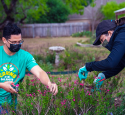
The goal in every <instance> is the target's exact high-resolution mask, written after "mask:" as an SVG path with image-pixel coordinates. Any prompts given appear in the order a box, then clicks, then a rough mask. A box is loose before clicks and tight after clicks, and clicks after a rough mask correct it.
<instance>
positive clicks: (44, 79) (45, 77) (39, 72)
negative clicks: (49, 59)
mask: <svg viewBox="0 0 125 115" xmlns="http://www.w3.org/2000/svg"><path fill="white" fill-rule="evenodd" d="M30 72H31V73H32V74H34V75H35V76H36V77H37V78H38V79H40V81H41V83H42V84H44V85H46V86H49V89H50V91H51V92H53V93H54V95H56V94H57V92H58V88H57V85H56V84H54V83H51V81H50V79H49V77H48V75H47V73H46V72H45V71H43V70H42V69H41V68H40V67H39V66H38V65H36V66H34V67H33V68H32V69H31V70H30Z"/></svg>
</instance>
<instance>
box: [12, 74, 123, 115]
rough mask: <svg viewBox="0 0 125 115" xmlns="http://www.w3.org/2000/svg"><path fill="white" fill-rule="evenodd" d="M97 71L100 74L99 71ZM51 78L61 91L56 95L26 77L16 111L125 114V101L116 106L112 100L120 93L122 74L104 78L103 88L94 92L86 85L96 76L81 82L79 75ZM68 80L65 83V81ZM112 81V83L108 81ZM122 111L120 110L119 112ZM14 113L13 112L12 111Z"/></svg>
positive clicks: (20, 85) (94, 114)
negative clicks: (113, 96)
mask: <svg viewBox="0 0 125 115" xmlns="http://www.w3.org/2000/svg"><path fill="white" fill-rule="evenodd" d="M96 74H97V73H96ZM49 77H50V79H51V81H53V82H56V83H57V85H58V94H57V95H56V96H53V95H52V94H51V93H50V91H49V89H48V87H47V86H44V85H43V84H41V83H40V81H39V80H37V79H35V77H34V79H32V80H29V78H28V77H27V78H26V84H24V83H23V82H22V83H19V95H20V97H21V101H19V102H18V105H17V114H18V115H20V114H26V113H28V114H33V115H36V114H37V115H47V114H48V115H51V114H56V115H59V114H60V115H63V114H66V115H67V114H70V115H77V114H80V115H106V114H109V113H111V112H112V113H113V115H116V114H117V115H118V114H119V113H120V112H121V115H122V114H123V113H124V109H123V107H124V102H125V100H124V99H123V102H122V104H121V105H120V106H119V107H116V106H115V104H114V102H113V101H111V100H112V95H113V92H114V91H115V92H116V93H118V91H119V88H121V87H122V85H119V83H118V82H120V84H121V81H122V80H121V79H120V75H119V76H117V77H115V76H114V77H112V78H109V79H107V80H105V82H104V84H103V85H102V87H101V88H100V91H96V90H95V91H94V92H91V88H90V89H86V84H90V85H91V84H92V80H94V77H95V75H89V76H88V78H87V79H86V80H85V83H81V81H80V80H79V78H78V75H76V77H75V79H74V80H73V79H72V78H73V76H72V75H70V76H69V77H68V78H66V77H65V76H64V75H62V76H60V77H58V78H57V77H55V76H49ZM64 79H65V82H63V80H64ZM109 82H110V83H109ZM118 111H119V113H118ZM13 114H14V112H13Z"/></svg>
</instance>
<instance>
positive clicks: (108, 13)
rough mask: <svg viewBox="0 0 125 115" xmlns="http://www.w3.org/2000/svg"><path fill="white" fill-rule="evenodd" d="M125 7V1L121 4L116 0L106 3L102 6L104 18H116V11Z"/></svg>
mask: <svg viewBox="0 0 125 115" xmlns="http://www.w3.org/2000/svg"><path fill="white" fill-rule="evenodd" d="M124 7H125V2H122V3H120V4H117V2H116V1H111V2H107V4H106V5H103V6H102V9H101V12H102V13H103V15H104V18H103V19H104V20H107V19H112V20H113V19H115V13H114V11H116V10H119V9H121V8H124ZM123 16H125V15H120V16H119V17H123Z"/></svg>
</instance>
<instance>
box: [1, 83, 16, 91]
mask: <svg viewBox="0 0 125 115" xmlns="http://www.w3.org/2000/svg"><path fill="white" fill-rule="evenodd" d="M1 84H2V85H1V88H2V89H4V90H6V91H7V92H10V93H18V92H16V90H15V89H14V88H13V87H11V84H13V82H12V81H6V82H4V83H1Z"/></svg>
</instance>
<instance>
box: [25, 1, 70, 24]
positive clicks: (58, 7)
mask: <svg viewBox="0 0 125 115" xmlns="http://www.w3.org/2000/svg"><path fill="white" fill-rule="evenodd" d="M46 5H47V7H48V8H49V11H48V12H46V14H41V13H40V12H39V13H38V15H39V18H36V17H35V16H34V15H32V12H29V13H28V15H27V19H26V22H27V23H61V22H65V21H66V20H67V19H68V15H69V14H70V9H69V8H68V7H67V6H66V5H65V4H64V3H63V2H62V1H61V0H49V1H47V3H46Z"/></svg>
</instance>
